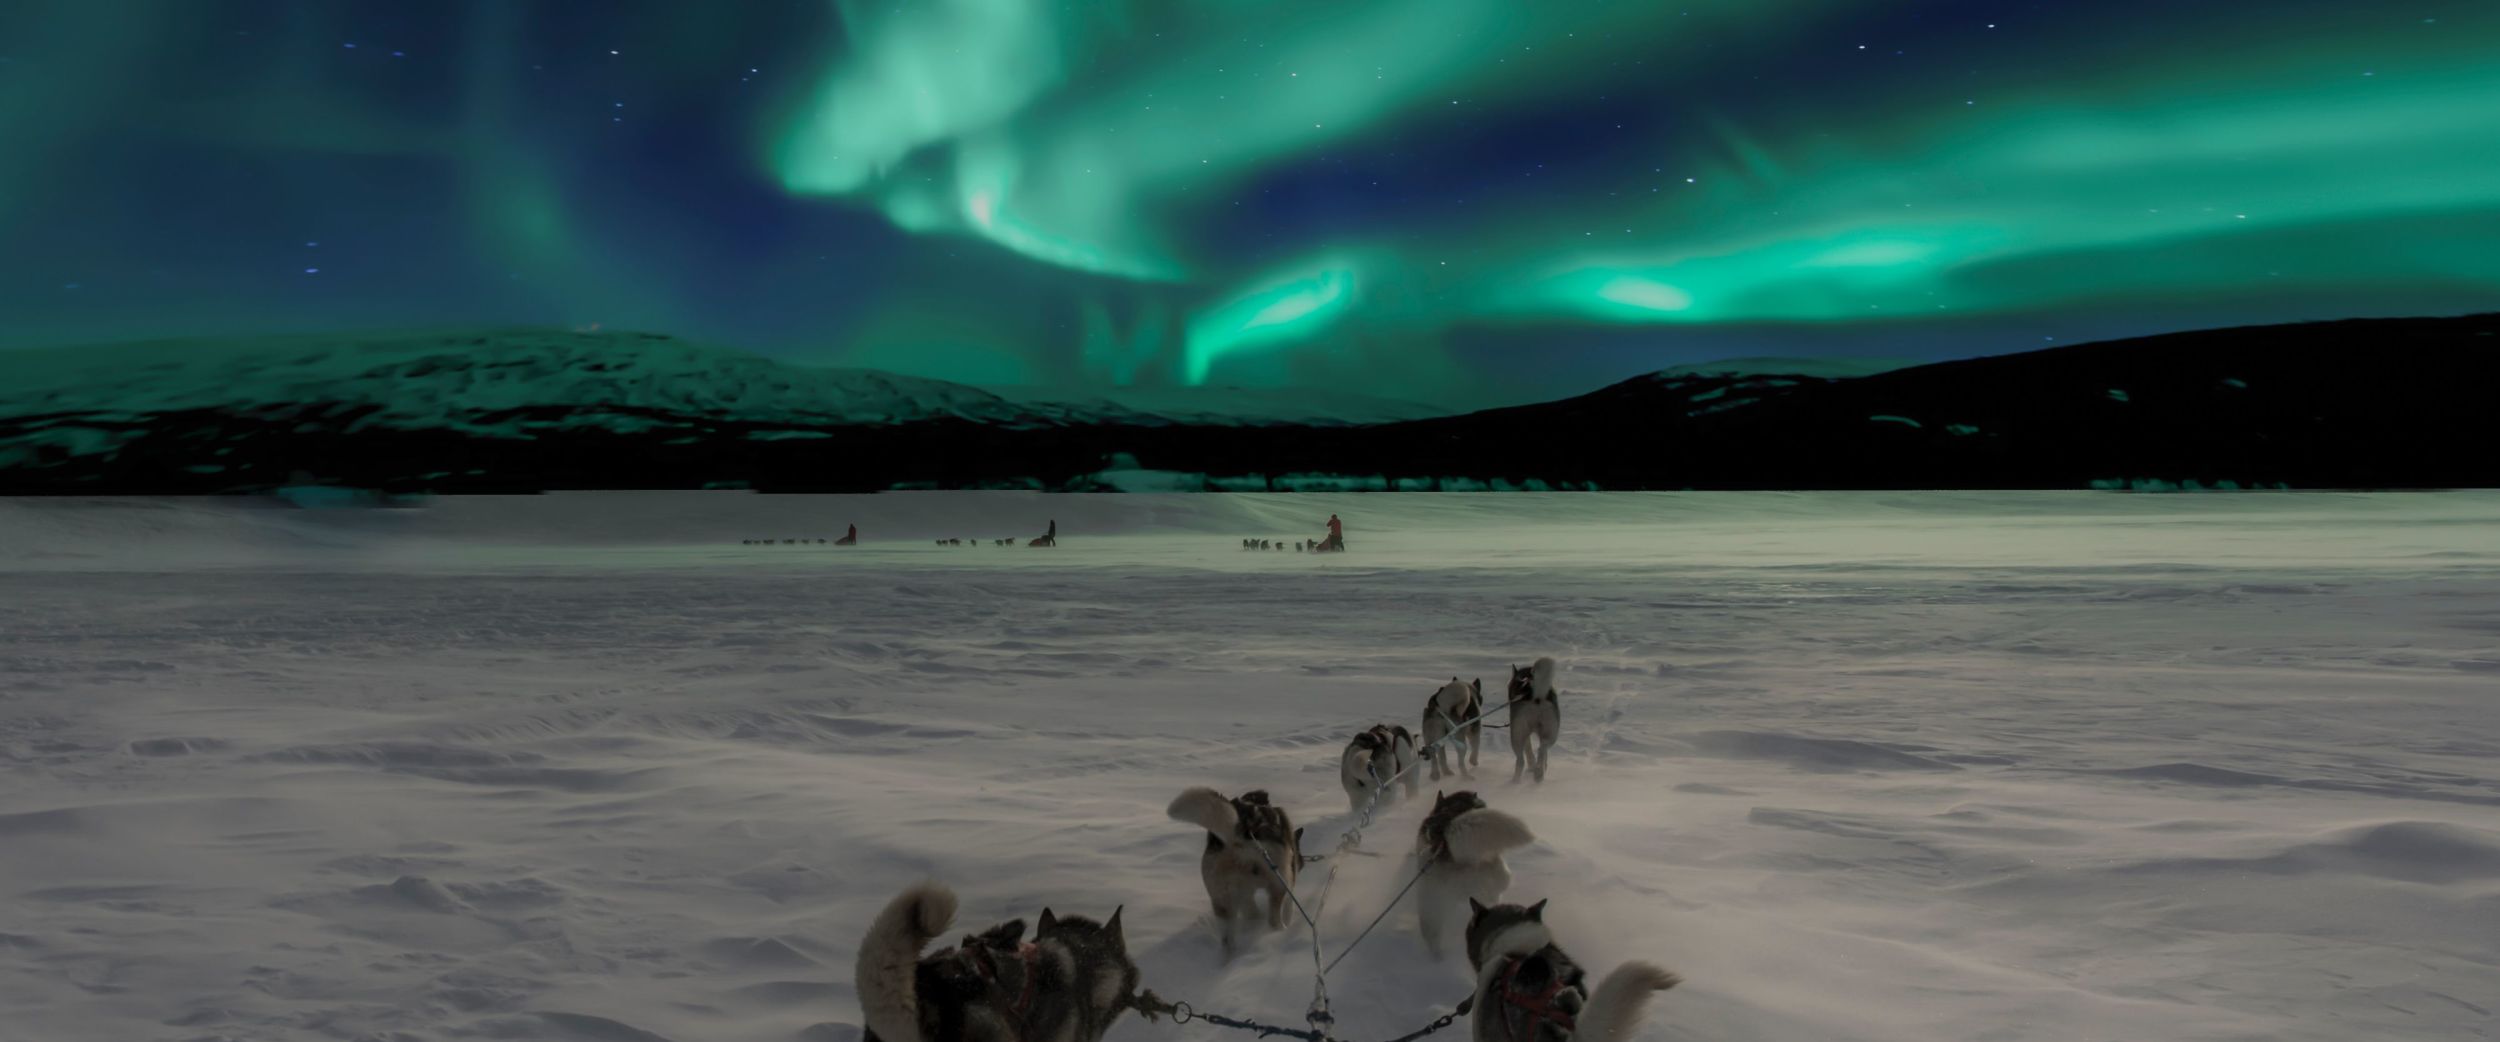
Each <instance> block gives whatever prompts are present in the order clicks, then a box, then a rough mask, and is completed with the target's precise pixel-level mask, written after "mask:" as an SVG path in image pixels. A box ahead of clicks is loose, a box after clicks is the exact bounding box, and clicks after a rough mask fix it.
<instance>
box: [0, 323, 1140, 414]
mask: <svg viewBox="0 0 2500 1042" xmlns="http://www.w3.org/2000/svg"><path fill="white" fill-rule="evenodd" d="M0 365H4V366H5V367H6V370H7V372H8V374H9V376H10V379H9V380H8V381H7V382H6V383H5V384H0V416H26V415H31V414H45V413H67V414H80V415H83V416H88V417H95V418H109V417H114V416H139V415H144V414H159V413H169V412H180V411H184V410H190V409H234V410H277V411H281V412H285V411H293V410H301V409H304V408H307V407H318V408H320V409H323V410H325V411H327V412H329V413H331V414H333V415H335V414H339V413H343V412H354V413H357V414H358V420H357V422H358V423H360V424H365V425H389V426H399V427H412V428H414V427H433V428H443V429H450V430H459V431H466V432H470V433H476V434H486V435H503V436H520V435H525V434H528V433H531V432H533V431H536V430H543V429H546V428H547V427H549V426H555V427H569V426H604V427H609V428H611V429H619V430H634V429H641V428H645V427H648V426H650V425H651V424H652V422H653V419H652V417H653V416H655V415H683V416H713V417H720V418H724V419H727V418H734V419H737V420H741V421H745V422H749V423H777V422H778V423H791V424H803V425H809V426H821V425H848V424H873V423H906V422H913V421H919V420H930V419H938V418H954V419H963V420H972V421H976V422H981V423H1004V424H1031V423H1048V422H1056V421H1060V420H1064V419H1069V418H1071V413H1070V411H1069V409H1068V408H1067V407H1062V406H1053V405H1051V404H1049V403H1044V402H1034V401H1011V400H1009V399H1007V398H1004V397H1001V396H999V395H996V394H992V393H990V392H988V391H983V390H979V389H977V388H973V387H967V386H964V385H962V384H955V383H948V382H946V381H943V380H928V379H921V378H917V377H909V376H896V375H894V374H891V373H883V372H876V371H873V370H865V369H818V368H809V367H804V366H797V365H791V364H788V363H785V362H780V361H776V360H774V359H770V358H766V357H764V356H762V355H757V354H752V353H749V352H746V351H739V350H734V349H729V348H720V347H709V346H704V345H700V344H692V343H687V342H685V341H681V340H677V339H675V338H673V337H667V336H661V335H657V334H648V333H571V332H562V331H556V330H541V329H520V330H493V331H480V332H460V333H400V334H384V335H364V336H334V335H333V336H288V337H258V338H250V339H227V340H168V341H155V342H148V343H137V344H122V345H109V346H104V347H67V348H49V349H37V350H26V351H13V352H9V353H7V354H5V355H0ZM550 410H556V412H550ZM1105 412H1112V413H1115V414H1116V412H1117V409H1116V407H1106V408H1105V409H1102V410H1095V411H1092V412H1090V413H1088V414H1086V415H1083V416H1081V417H1075V418H1081V419H1088V420H1091V419H1101V418H1104V416H1103V413H1105Z"/></svg>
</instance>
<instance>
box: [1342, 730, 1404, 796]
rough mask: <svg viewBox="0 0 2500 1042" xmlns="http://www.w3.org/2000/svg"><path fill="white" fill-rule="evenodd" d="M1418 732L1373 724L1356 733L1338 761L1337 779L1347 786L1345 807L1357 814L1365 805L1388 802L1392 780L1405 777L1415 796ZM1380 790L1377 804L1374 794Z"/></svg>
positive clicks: (1391, 794)
mask: <svg viewBox="0 0 2500 1042" xmlns="http://www.w3.org/2000/svg"><path fill="white" fill-rule="evenodd" d="M1414 766H1415V735H1414V734H1413V733H1412V732H1409V731H1408V730H1407V729H1406V728H1403V727H1399V726H1397V725H1396V724H1373V725H1371V727H1370V728H1368V729H1366V730H1362V731H1357V732H1355V735H1354V740H1353V741H1351V742H1347V743H1346V747H1345V755H1344V756H1342V757H1339V758H1338V761H1337V782H1338V784H1340V785H1343V786H1345V801H1346V807H1347V809H1349V810H1352V811H1353V812H1354V813H1356V814H1361V813H1363V808H1365V807H1366V806H1375V805H1376V806H1381V807H1386V806H1388V805H1389V802H1390V798H1391V797H1392V796H1393V795H1394V793H1392V792H1391V791H1390V790H1391V789H1392V788H1393V786H1392V784H1391V782H1392V781H1393V780H1395V779H1399V778H1401V777H1403V779H1404V781H1405V782H1406V794H1407V795H1409V796H1413V795H1415V791H1416V789H1417V787H1418V786H1419V785H1420V784H1421V783H1420V782H1418V781H1416V779H1415V772H1414V771H1413V770H1411V769H1410V768H1412V767H1414ZM1375 792H1377V793H1379V797H1378V802H1377V803H1376V804H1375V802H1374V798H1373V795H1372V794H1373V793H1375Z"/></svg>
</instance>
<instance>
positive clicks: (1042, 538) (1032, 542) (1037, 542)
mask: <svg viewBox="0 0 2500 1042" xmlns="http://www.w3.org/2000/svg"><path fill="white" fill-rule="evenodd" d="M1024 545H1026V546H1057V545H1059V522H1057V521H1052V522H1051V523H1050V531H1047V532H1044V533H1042V534H1040V535H1037V536H1034V537H1033V538H1031V539H1027V540H1025V541H1024Z"/></svg>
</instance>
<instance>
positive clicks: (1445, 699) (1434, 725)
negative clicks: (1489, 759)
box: [1423, 677, 1484, 781]
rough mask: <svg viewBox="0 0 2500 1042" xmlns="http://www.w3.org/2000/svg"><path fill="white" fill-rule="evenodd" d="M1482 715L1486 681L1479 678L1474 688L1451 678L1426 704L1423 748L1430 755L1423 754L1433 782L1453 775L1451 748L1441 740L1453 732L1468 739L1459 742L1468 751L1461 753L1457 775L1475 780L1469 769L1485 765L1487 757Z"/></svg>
mask: <svg viewBox="0 0 2500 1042" xmlns="http://www.w3.org/2000/svg"><path fill="white" fill-rule="evenodd" d="M1483 714H1484V678H1483V677H1477V678H1476V682H1475V683H1473V684H1463V683H1460V682H1459V679H1458V678H1457V677H1451V678H1450V682H1449V683H1447V684H1443V685H1441V690H1439V691H1435V692H1433V693H1432V697H1431V698H1429V699H1426V700H1425V702H1424V731H1423V734H1424V748H1426V749H1428V750H1430V751H1429V752H1427V753H1425V754H1424V760H1425V761H1426V762H1428V763H1430V764H1432V780H1434V781H1440V780H1441V779H1442V778H1444V777H1447V776H1448V775H1449V774H1450V761H1449V757H1448V754H1449V746H1448V743H1446V742H1443V741H1442V739H1444V738H1447V737H1449V736H1450V735H1451V734H1452V733H1453V732H1457V733H1463V734H1465V735H1466V737H1465V738H1462V739H1460V740H1461V741H1463V742H1465V743H1467V746H1466V748H1463V749H1460V750H1459V751H1458V774H1459V776H1460V777H1464V778H1473V777H1475V772H1474V771H1473V770H1470V768H1471V767H1473V766H1474V765H1475V764H1477V763H1479V762H1482V757H1483V756H1484V721H1483V720H1482V719H1480V717H1481V716H1482V715H1483ZM1462 724H1463V725H1465V726H1461V725H1462Z"/></svg>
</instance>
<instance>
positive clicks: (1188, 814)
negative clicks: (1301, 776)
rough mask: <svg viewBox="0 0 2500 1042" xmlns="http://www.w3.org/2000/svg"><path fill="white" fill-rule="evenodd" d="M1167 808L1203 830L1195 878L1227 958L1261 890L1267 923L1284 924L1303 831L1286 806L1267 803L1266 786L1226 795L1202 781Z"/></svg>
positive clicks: (1176, 817) (1253, 911)
mask: <svg viewBox="0 0 2500 1042" xmlns="http://www.w3.org/2000/svg"><path fill="white" fill-rule="evenodd" d="M1165 813H1166V814H1168V815H1170V816H1171V818H1172V820H1174V821H1178V822H1183V823H1186V824H1190V825H1196V826H1198V827H1199V828H1202V829H1205V830H1207V849H1206V852H1205V853H1203V854H1200V855H1199V856H1198V877H1199V878H1200V879H1201V880H1203V881H1205V883H1206V884H1207V903H1208V905H1209V906H1211V907H1212V908H1213V910H1214V912H1215V923H1216V928H1217V930H1218V931H1219V932H1220V934H1221V936H1222V938H1223V941H1224V955H1225V957H1226V958H1231V957H1232V954H1233V950H1234V948H1235V946H1236V945H1235V940H1234V938H1235V936H1236V935H1237V934H1238V933H1239V932H1240V930H1241V923H1242V921H1243V920H1246V919H1252V918H1254V917H1256V916H1257V915H1258V913H1259V903H1258V896H1259V895H1260V894H1265V895H1267V928H1268V929H1270V930H1273V929H1276V928H1278V927H1281V926H1283V925H1285V904H1286V902H1287V901H1288V900H1290V898H1289V897H1288V896H1287V895H1288V894H1290V893H1291V892H1292V890H1293V881H1294V877H1295V876H1296V875H1297V874H1298V872H1299V871H1300V869H1301V867H1302V830H1301V829H1298V828H1295V827H1293V819H1291V818H1290V817H1287V816H1286V814H1285V811H1284V808H1281V807H1277V806H1274V805H1272V804H1270V803H1268V801H1267V792H1266V790H1263V789H1262V790H1257V791H1253V792H1245V793H1242V794H1241V795H1240V796H1239V797H1237V798H1234V799H1226V798H1224V796H1223V795H1222V794H1221V793H1218V792H1216V791H1215V790H1214V789H1210V788H1206V787H1204V786H1200V787H1197V788H1193V789H1189V790H1187V791H1185V792H1182V793H1181V794H1180V796H1179V798H1177V799H1174V800H1173V801H1172V806H1171V807H1170V808H1168V809H1166V811H1165Z"/></svg>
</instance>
